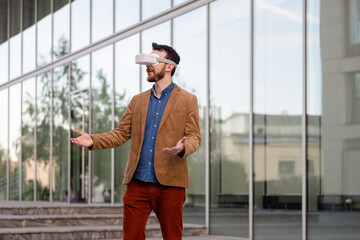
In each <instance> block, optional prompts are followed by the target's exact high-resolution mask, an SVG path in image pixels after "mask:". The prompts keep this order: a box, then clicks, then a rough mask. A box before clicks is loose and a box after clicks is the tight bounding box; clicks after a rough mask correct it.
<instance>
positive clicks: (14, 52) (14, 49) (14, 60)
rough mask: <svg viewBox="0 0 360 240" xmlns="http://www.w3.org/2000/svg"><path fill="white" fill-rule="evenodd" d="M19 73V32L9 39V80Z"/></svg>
mask: <svg viewBox="0 0 360 240" xmlns="http://www.w3.org/2000/svg"><path fill="white" fill-rule="evenodd" d="M20 75H21V34H18V35H16V36H15V37H12V38H11V39H10V80H12V79H14V78H16V77H18V76H20Z"/></svg>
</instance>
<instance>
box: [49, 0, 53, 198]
mask: <svg viewBox="0 0 360 240" xmlns="http://www.w3.org/2000/svg"><path fill="white" fill-rule="evenodd" d="M50 14H51V62H53V60H54V0H51V2H50ZM50 75H51V77H50V79H51V80H50V81H51V84H50V88H51V90H50V156H49V157H50V174H49V175H50V176H49V177H50V180H49V189H50V202H53V193H52V192H53V191H52V187H53V145H54V69H51V72H50Z"/></svg>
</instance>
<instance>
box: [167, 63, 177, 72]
mask: <svg viewBox="0 0 360 240" xmlns="http://www.w3.org/2000/svg"><path fill="white" fill-rule="evenodd" d="M174 67H175V66H174V65H173V64H166V71H168V72H171V71H172V70H173V69H174Z"/></svg>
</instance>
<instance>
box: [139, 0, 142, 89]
mask: <svg viewBox="0 0 360 240" xmlns="http://www.w3.org/2000/svg"><path fill="white" fill-rule="evenodd" d="M139 17H140V22H141V21H142V0H139ZM139 52H140V53H142V31H140V32H139ZM141 69H142V67H141V65H140V64H139V78H140V79H139V80H140V82H139V89H140V91H139V92H141V91H142V74H141Z"/></svg>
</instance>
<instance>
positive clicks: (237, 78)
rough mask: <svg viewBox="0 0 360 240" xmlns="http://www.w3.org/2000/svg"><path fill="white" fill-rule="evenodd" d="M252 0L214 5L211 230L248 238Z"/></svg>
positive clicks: (211, 9)
mask: <svg viewBox="0 0 360 240" xmlns="http://www.w3.org/2000/svg"><path fill="white" fill-rule="evenodd" d="M249 2H250V1H237V0H223V1H216V2H214V3H212V4H211V5H210V57H211V59H210V81H211V90H210V93H211V97H210V99H211V107H210V109H211V110H210V112H211V116H210V136H211V138H210V162H211V168H210V169H211V181H210V182H211V191H210V192H211V198H210V201H211V202H210V206H211V212H210V213H211V214H210V233H211V234H213V235H222V236H226V235H228V236H238V237H244V238H247V237H248V235H249V233H248V229H249V226H248V222H249V220H248V219H249V216H248V211H249V210H248V206H249V205H248V204H249V201H248V199H249V106H250V103H249V99H250V96H249V82H250V80H249V79H250V76H249V69H250V68H249V60H250V51H249V50H250V49H249V44H250V43H249V36H250V29H249V26H250V23H249V22H250V16H249V12H250V4H249ZM219 46H220V47H219ZM238 66H241V67H240V68H239V67H238ZM230 213H231V214H230Z"/></svg>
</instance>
